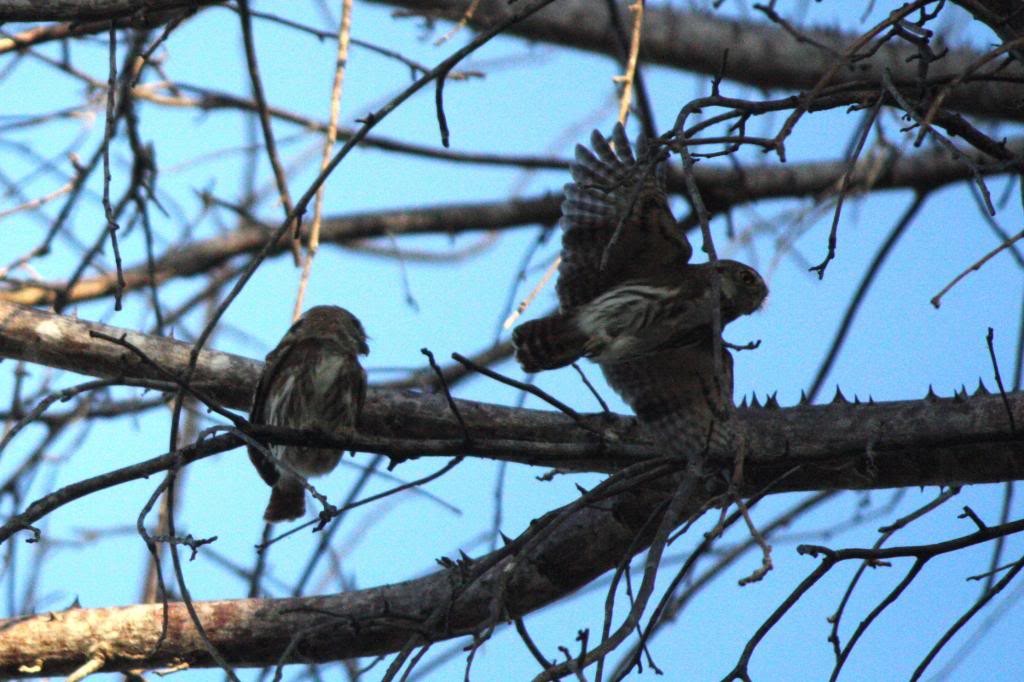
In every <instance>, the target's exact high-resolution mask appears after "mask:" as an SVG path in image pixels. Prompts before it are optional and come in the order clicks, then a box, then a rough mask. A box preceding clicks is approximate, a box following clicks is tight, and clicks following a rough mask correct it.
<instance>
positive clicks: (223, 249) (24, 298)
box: [0, 138, 1024, 305]
mask: <svg viewBox="0 0 1024 682" xmlns="http://www.w3.org/2000/svg"><path fill="white" fill-rule="evenodd" d="M1006 151H1007V153H1012V154H1021V153H1024V138H1014V139H1012V140H1010V141H1008V142H1007V143H1006ZM964 156H965V157H967V158H968V159H970V160H971V163H973V164H974V166H975V168H976V169H978V171H979V172H980V173H981V174H983V175H992V174H996V173H1001V172H1004V171H1003V169H1002V168H1001V167H999V166H993V165H991V159H988V158H986V157H985V156H984V155H983V154H980V153H977V152H975V153H970V152H966V153H965V154H964ZM847 170H848V165H847V164H846V162H843V161H825V162H818V163H806V164H786V165H772V166H770V165H764V166H747V167H742V168H736V167H727V166H724V165H722V166H712V165H698V166H697V167H696V168H695V169H694V175H695V177H696V180H697V184H698V186H699V187H700V190H701V196H702V197H703V199H704V202H705V203H706V204H707V206H708V208H709V210H712V211H724V210H727V209H729V208H730V207H732V206H736V205H739V204H743V203H747V202H751V201H757V200H760V199H767V198H786V197H790V198H792V197H807V196H811V197H814V196H819V195H823V194H827V193H829V192H831V191H833V190H834V187H835V183H836V182H837V181H838V180H839V179H840V178H841V177H843V174H844V173H846V172H847ZM868 177H870V187H871V189H873V190H881V189H918V188H921V189H935V188H938V187H942V186H944V185H947V184H950V183H953V182H960V181H962V180H965V179H969V178H971V177H972V169H971V166H969V165H968V164H966V163H965V162H964V160H963V159H956V158H952V157H951V156H950V154H949V153H948V152H946V151H945V150H928V151H923V152H919V153H917V154H913V155H907V156H903V157H899V158H896V159H894V160H893V161H892V162H891V163H889V164H888V165H887V166H886V168H885V169H883V170H882V171H881V172H879V169H878V165H877V163H876V162H875V161H874V160H871V159H865V160H863V161H861V162H859V163H858V164H857V166H856V167H855V169H854V171H853V173H852V174H851V176H850V180H849V183H848V186H849V188H850V189H851V191H859V188H860V187H861V185H863V184H864V180H865V178H868ZM668 185H669V189H670V190H671V191H672V192H675V193H682V192H684V191H685V187H684V182H683V178H682V174H681V173H680V172H678V171H675V170H673V171H671V172H670V173H669V179H668ZM560 203H561V197H560V196H555V195H550V194H548V195H543V196H539V197H534V198H532V199H519V200H513V201H500V202H491V203H478V204H462V205H448V206H435V207H429V208H416V209H408V210H398V211H382V212H376V213H362V214H356V215H352V216H337V217H333V218H326V219H324V222H323V225H322V227H321V232H320V240H321V241H322V242H324V243H334V244H345V243H349V242H351V241H355V240H359V239H366V238H369V237H379V236H382V235H392V236H393V235H403V234H421V233H440V234H456V233H459V232H467V231H477V230H502V229H508V228H518V227H525V226H530V225H537V224H541V225H550V224H553V223H554V222H555V221H557V220H558V216H559V205H560ZM268 238H269V233H268V232H267V231H266V230H263V229H256V228H242V229H239V230H236V231H235V232H232V233H230V234H227V235H224V236H222V237H214V238H212V239H208V240H205V241H196V242H192V243H190V244H187V245H184V246H180V247H176V248H173V249H170V250H168V252H167V253H166V254H164V255H163V256H162V257H160V258H158V259H156V261H155V262H154V264H153V270H152V271H153V273H155V276H156V279H157V283H158V284H159V283H162V282H164V281H166V280H168V279H172V278H176V277H189V276H192V275H196V274H199V273H203V272H208V271H209V270H211V269H212V268H214V267H216V266H218V265H221V264H222V263H224V262H225V261H226V260H228V259H230V258H233V257H235V256H238V255H241V254H245V253H252V252H255V251H257V250H259V249H260V248H262V247H263V245H264V244H265V243H266V240H267V239H268ZM283 249H284V247H283V246H278V247H275V251H274V252H275V253H280V252H281V251H282V250H283ZM123 274H124V279H125V290H126V291H131V290H133V289H138V288H140V287H143V286H146V285H148V283H149V278H150V267H149V265H148V264H146V263H142V264H139V265H136V266H133V267H129V268H125V269H124V271H123ZM61 285H62V283H61V282H54V283H47V284H46V285H42V283H26V284H23V285H20V286H15V287H12V288H9V289H7V290H0V301H8V302H12V303H20V304H24V305H40V304H45V303H51V302H52V301H53V300H54V298H55V296H56V295H57V292H58V291H61V290H63V287H62V286H61ZM114 286H115V281H114V279H113V276H112V275H100V276H96V277H91V278H85V279H82V280H80V281H79V282H78V283H77V284H76V285H75V286H74V288H72V289H71V291H69V292H68V294H67V300H68V301H69V302H75V301H84V300H91V299H95V298H101V297H103V296H107V295H109V294H110V293H111V292H112V291H113V290H114Z"/></svg>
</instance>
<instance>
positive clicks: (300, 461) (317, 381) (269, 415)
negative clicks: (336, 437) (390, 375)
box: [249, 305, 370, 522]
mask: <svg viewBox="0 0 1024 682" xmlns="http://www.w3.org/2000/svg"><path fill="white" fill-rule="evenodd" d="M369 352H370V349H369V348H368V347H367V345H366V332H365V331H363V325H362V324H361V323H360V322H359V320H358V318H356V316H355V315H353V314H352V313H350V312H349V311H347V310H345V309H344V308H340V307H338V306H333V305H322V306H316V307H315V308H310V309H309V310H307V311H306V312H305V313H304V314H303V315H302V317H300V318H299V319H298V320H297V321H296V322H295V324H293V325H292V327H291V329H289V330H288V333H287V334H285V335H284V338H283V339H281V342H280V343H279V344H277V347H276V348H274V350H272V351H270V353H269V354H268V355H267V361H266V364H265V365H264V366H263V373H262V374H261V375H260V380H259V383H258V384H257V386H256V394H255V396H254V397H253V401H252V411H251V414H250V416H249V420H250V421H251V422H252V423H253V424H267V425H272V426H284V427H288V428H292V429H311V430H319V431H327V432H333V433H338V434H342V435H344V434H349V433H351V432H352V431H353V430H354V429H355V426H356V422H357V421H358V419H359V413H360V412H361V411H362V409H363V400H364V398H365V396H366V371H365V370H363V368H362V366H360V364H359V357H358V356H359V355H366V354H367V353H369ZM268 449H269V450H270V452H271V453H272V454H273V456H274V458H275V459H277V460H279V461H281V462H284V463H285V464H287V465H289V466H290V467H291V468H292V469H293V470H294V472H295V473H297V474H299V475H302V476H316V475H319V474H325V473H327V472H329V471H331V470H332V469H333V468H334V467H335V466H337V464H338V460H339V459H340V457H341V451H339V450H334V449H328V448H315V447H306V446H303V445H269V446H268ZM249 459H251V460H252V463H253V465H255V467H256V470H257V471H258V472H259V474H260V476H261V477H262V478H263V480H264V481H266V482H267V485H270V486H271V487H272V489H271V492H270V503H269V504H268V505H267V511H266V512H265V513H264V515H263V518H264V519H266V520H267V521H270V522H274V521H285V520H288V519H294V518H298V517H299V516H302V514H303V513H304V512H305V510H306V494H305V490H304V488H303V485H302V482H301V481H300V480H299V479H298V478H297V477H296V476H295V474H293V473H291V472H289V471H287V470H286V468H284V467H280V466H278V465H277V464H276V463H275V462H274V460H273V459H270V458H268V457H267V456H266V454H265V453H263V452H261V451H260V450H258V449H257V448H254V447H251V446H250V447H249Z"/></svg>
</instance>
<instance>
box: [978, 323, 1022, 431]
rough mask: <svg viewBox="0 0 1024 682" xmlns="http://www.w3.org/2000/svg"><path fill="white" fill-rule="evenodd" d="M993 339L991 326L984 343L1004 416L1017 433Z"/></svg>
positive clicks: (1012, 429) (993, 333)
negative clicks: (990, 361) (1004, 412)
mask: <svg viewBox="0 0 1024 682" xmlns="http://www.w3.org/2000/svg"><path fill="white" fill-rule="evenodd" d="M994 340H995V331H994V330H993V329H992V327H989V328H988V334H986V335H985V343H986V344H987V345H988V356H989V357H990V358H991V359H992V371H993V372H994V373H995V375H996V385H997V386H999V395H1000V397H1002V399H1003V407H1005V408H1006V416H1007V418H1008V419H1009V420H1010V433H1017V424H1016V423H1015V422H1014V419H1013V410H1011V409H1010V400H1009V399H1008V398H1007V397H1006V387H1005V386H1003V377H1002V376H1000V374H999V362H998V361H997V360H996V349H995V344H994V343H993V341H994Z"/></svg>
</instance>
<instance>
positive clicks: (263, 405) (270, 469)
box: [249, 327, 297, 486]
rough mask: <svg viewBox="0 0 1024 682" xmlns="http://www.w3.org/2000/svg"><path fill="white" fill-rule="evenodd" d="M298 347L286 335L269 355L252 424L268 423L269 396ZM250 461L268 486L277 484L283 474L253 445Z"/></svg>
mask: <svg viewBox="0 0 1024 682" xmlns="http://www.w3.org/2000/svg"><path fill="white" fill-rule="evenodd" d="M293 329H294V327H293ZM296 345H297V344H295V343H291V342H289V338H288V336H287V335H286V336H285V338H284V339H283V340H282V342H281V343H280V344H278V346H277V347H276V348H275V349H274V350H272V351H270V353H269V354H268V355H267V359H266V362H265V363H264V365H263V371H262V372H261V373H260V380H259V381H258V382H257V383H256V392H255V393H254V394H253V398H252V409H251V410H250V411H249V421H250V422H251V423H252V424H256V425H261V424H266V423H267V412H268V409H267V399H268V396H269V394H270V391H271V389H272V388H273V387H274V386H275V385H276V384H277V379H278V377H279V376H280V375H281V372H282V371H287V370H286V369H285V368H286V367H287V366H288V365H289V364H290V362H289V361H290V358H291V357H292V355H293V352H294V350H295V347H296ZM249 460H250V461H251V462H252V464H253V466H254V467H256V471H257V472H258V473H259V475H260V478H262V479H263V480H264V481H266V483H267V485H270V486H272V485H274V484H275V483H277V480H278V479H279V478H280V477H281V474H280V472H279V471H278V470H277V466H276V465H275V464H274V462H273V460H271V459H270V458H269V457H267V456H266V455H265V454H264V453H263V452H261V451H260V450H258V449H256V448H254V447H252V446H251V445H250V446H249Z"/></svg>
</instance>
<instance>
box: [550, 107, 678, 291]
mask: <svg viewBox="0 0 1024 682" xmlns="http://www.w3.org/2000/svg"><path fill="white" fill-rule="evenodd" d="M591 146H592V147H593V151H591V150H590V149H587V148H586V147H584V146H582V145H577V146H576V160H575V161H574V162H573V164H572V165H571V171H572V177H573V182H571V183H569V184H567V185H566V186H565V199H564V200H563V202H562V219H561V223H560V224H561V226H562V231H563V234H562V263H561V265H560V267H559V277H558V287H557V290H558V300H559V302H560V304H561V306H562V309H563V310H568V309H571V308H575V307H577V306H579V305H581V304H583V303H586V302H588V301H590V300H592V299H594V298H595V297H596V296H598V295H599V294H601V293H603V292H605V291H607V290H608V289H609V288H610V287H612V286H614V285H616V284H621V283H622V282H625V281H628V280H637V279H648V280H649V279H659V280H661V279H668V281H672V280H674V279H675V277H676V276H677V273H678V270H679V268H681V267H682V266H683V265H685V264H686V263H687V262H689V260H690V256H691V255H692V249H691V248H690V243H689V242H688V241H687V240H686V236H685V235H684V234H683V233H682V231H681V230H680V229H679V227H678V225H677V224H676V221H675V218H674V217H673V216H672V211H671V210H670V209H669V206H668V199H667V198H666V196H665V182H664V159H663V158H660V157H659V156H656V154H658V152H657V151H656V150H653V149H651V148H650V147H649V146H648V144H647V142H646V141H645V140H644V139H643V138H641V139H640V140H639V141H638V142H637V155H636V156H634V154H633V148H632V147H631V146H630V144H629V140H628V139H627V138H626V132H625V129H624V128H623V127H622V125H621V124H619V125H616V126H615V129H614V130H613V131H612V135H611V138H610V139H607V140H606V139H605V138H604V137H603V136H602V135H601V133H599V132H598V131H596V130H595V131H594V132H593V134H592V135H591ZM620 225H621V229H620ZM606 252H607V256H605V253H606ZM602 260H604V261H605V262H604V264H603V267H602Z"/></svg>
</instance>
